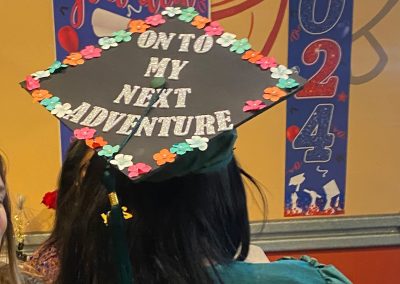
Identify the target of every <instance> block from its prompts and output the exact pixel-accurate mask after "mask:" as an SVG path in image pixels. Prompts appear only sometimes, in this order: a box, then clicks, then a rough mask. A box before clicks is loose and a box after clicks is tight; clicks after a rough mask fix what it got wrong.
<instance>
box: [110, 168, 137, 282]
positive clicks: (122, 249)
mask: <svg viewBox="0 0 400 284" xmlns="http://www.w3.org/2000/svg"><path fill="white" fill-rule="evenodd" d="M103 184H104V186H105V187H106V189H107V192H108V198H109V200H110V205H111V210H110V213H109V216H108V227H109V228H110V230H111V237H112V241H113V247H114V249H113V251H114V259H115V263H116V264H117V269H118V282H117V283H119V284H132V283H133V276H132V267H131V262H130V259H129V250H128V246H127V242H126V236H125V231H124V217H123V213H122V208H121V205H120V204H119V201H118V196H117V193H116V192H115V177H114V176H113V175H112V174H111V172H110V166H107V167H106V169H105V170H104V174H103Z"/></svg>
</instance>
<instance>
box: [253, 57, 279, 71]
mask: <svg viewBox="0 0 400 284" xmlns="http://www.w3.org/2000/svg"><path fill="white" fill-rule="evenodd" d="M256 64H258V65H260V67H261V69H263V70H266V69H268V68H273V67H276V66H277V65H278V64H277V63H276V60H275V58H274V57H263V58H261V59H259V60H257V62H256Z"/></svg>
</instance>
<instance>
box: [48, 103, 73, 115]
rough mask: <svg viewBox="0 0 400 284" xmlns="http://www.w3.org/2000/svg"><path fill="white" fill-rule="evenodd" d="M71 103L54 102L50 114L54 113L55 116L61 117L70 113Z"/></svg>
mask: <svg viewBox="0 0 400 284" xmlns="http://www.w3.org/2000/svg"><path fill="white" fill-rule="evenodd" d="M71 113H72V110H71V104H69V103H65V104H56V105H55V106H54V109H53V110H52V111H51V114H54V115H55V116H57V117H59V118H61V117H64V115H67V114H71Z"/></svg>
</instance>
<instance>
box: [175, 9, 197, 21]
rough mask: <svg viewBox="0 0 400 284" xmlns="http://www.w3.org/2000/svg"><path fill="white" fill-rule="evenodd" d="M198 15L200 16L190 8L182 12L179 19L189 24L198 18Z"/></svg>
mask: <svg viewBox="0 0 400 284" xmlns="http://www.w3.org/2000/svg"><path fill="white" fill-rule="evenodd" d="M198 15H199V12H197V11H196V10H195V9H194V8H193V7H189V8H186V9H183V10H182V12H181V14H180V15H179V17H178V19H179V20H181V21H184V22H186V23H189V22H191V21H192V20H193V18H194V17H196V16H198Z"/></svg>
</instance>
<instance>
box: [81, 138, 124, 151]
mask: <svg viewBox="0 0 400 284" xmlns="http://www.w3.org/2000/svg"><path fill="white" fill-rule="evenodd" d="M85 143H86V145H88V146H89V147H90V148H92V149H96V148H100V147H103V146H104V145H107V144H108V142H107V141H106V140H104V138H103V137H101V136H97V137H94V138H90V139H86V141H85ZM118 147H119V146H118Z"/></svg>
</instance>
